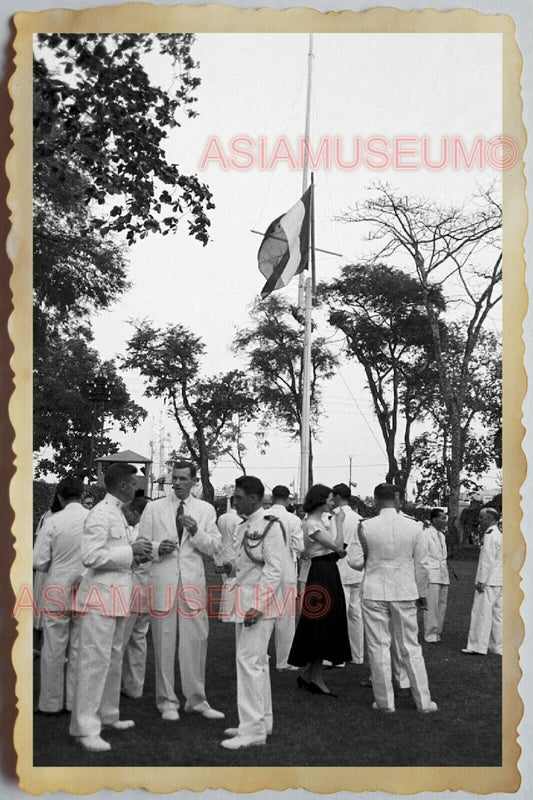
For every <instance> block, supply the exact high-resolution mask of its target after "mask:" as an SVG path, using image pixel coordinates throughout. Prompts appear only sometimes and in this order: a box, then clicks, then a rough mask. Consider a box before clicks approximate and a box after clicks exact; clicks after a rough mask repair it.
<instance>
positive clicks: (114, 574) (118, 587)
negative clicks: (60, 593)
mask: <svg viewBox="0 0 533 800" xmlns="http://www.w3.org/2000/svg"><path fill="white" fill-rule="evenodd" d="M81 560H82V563H83V565H84V566H86V567H88V569H87V571H86V572H85V574H84V576H83V578H82V581H81V583H80V587H79V590H78V597H77V608H78V610H79V611H83V610H85V611H88V610H92V611H96V612H98V613H100V614H102V615H103V616H109V617H123V616H127V614H128V609H129V603H130V599H131V592H132V588H133V582H132V571H131V568H132V563H133V550H132V548H131V531H130V528H129V525H128V523H127V522H126V518H125V516H124V514H123V513H122V501H121V500H119V499H118V498H116V497H115V496H114V495H112V494H106V496H105V497H104V499H103V500H102V501H101V502H100V503H97V504H96V505H95V506H94V508H93V509H92V510H91V511H89V514H88V515H87V518H86V520H85V525H84V528H83V535H82V537H81Z"/></svg>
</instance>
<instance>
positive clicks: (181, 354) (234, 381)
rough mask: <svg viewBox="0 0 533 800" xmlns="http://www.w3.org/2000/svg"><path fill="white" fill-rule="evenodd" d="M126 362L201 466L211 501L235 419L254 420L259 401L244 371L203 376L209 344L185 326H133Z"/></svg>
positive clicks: (205, 491)
mask: <svg viewBox="0 0 533 800" xmlns="http://www.w3.org/2000/svg"><path fill="white" fill-rule="evenodd" d="M134 327H135V332H134V335H133V336H132V338H131V339H130V341H129V342H128V346H127V355H126V357H125V358H124V359H123V360H122V363H123V366H124V367H125V368H127V369H137V370H138V371H139V372H140V373H141V375H142V376H143V377H144V378H145V379H146V384H147V385H146V389H145V395H146V396H147V397H159V398H162V399H163V400H164V401H165V403H166V404H167V406H168V410H169V414H170V416H171V417H173V418H174V419H175V420H176V422H177V424H178V427H179V429H180V431H181V434H182V436H183V441H184V443H185V445H186V447H187V450H188V452H189V454H190V457H191V458H192V459H193V460H194V461H195V462H196V463H197V464H198V465H199V467H200V479H201V481H202V489H203V493H204V498H205V499H206V500H209V501H213V498H214V489H213V486H212V484H211V480H210V470H209V465H210V462H216V460H217V459H218V458H219V457H220V456H221V455H222V454H223V453H226V452H228V449H229V447H230V446H231V442H232V438H233V436H234V420H235V418H237V417H238V418H239V419H240V420H243V421H244V420H246V421H247V420H251V419H252V418H253V417H254V416H255V414H256V407H257V400H256V398H255V396H254V394H253V392H252V390H251V387H250V384H249V381H248V380H247V378H246V375H245V374H244V373H243V372H241V371H240V370H231V371H230V372H227V373H225V374H221V375H214V376H212V377H207V378H206V377H203V376H202V375H201V373H200V359H201V356H202V355H203V353H204V352H205V344H204V343H203V342H202V340H201V339H200V337H198V336H195V335H194V334H193V333H192V332H191V331H189V330H187V328H184V327H183V326H182V325H169V326H167V327H166V328H154V327H153V325H152V323H150V322H147V321H144V322H138V323H135V326H134Z"/></svg>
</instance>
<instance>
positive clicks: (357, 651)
mask: <svg viewBox="0 0 533 800" xmlns="http://www.w3.org/2000/svg"><path fill="white" fill-rule="evenodd" d="M342 588H343V589H344V599H345V600H346V616H347V618H348V636H349V637H350V649H351V651H352V662H353V663H355V664H362V663H363V660H364V655H365V654H364V644H365V635H364V627H363V614H362V611H361V584H360V583H347V584H344V585H343V587H342Z"/></svg>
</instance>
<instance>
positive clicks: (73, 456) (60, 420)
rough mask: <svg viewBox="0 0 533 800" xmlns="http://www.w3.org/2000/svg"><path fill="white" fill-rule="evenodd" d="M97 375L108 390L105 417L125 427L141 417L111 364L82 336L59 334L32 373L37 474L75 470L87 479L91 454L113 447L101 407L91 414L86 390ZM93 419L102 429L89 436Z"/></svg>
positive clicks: (92, 470) (91, 465) (92, 471)
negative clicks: (61, 336) (34, 372)
mask: <svg viewBox="0 0 533 800" xmlns="http://www.w3.org/2000/svg"><path fill="white" fill-rule="evenodd" d="M97 375H103V376H105V378H106V380H107V383H108V386H109V389H110V394H109V399H108V400H107V401H106V402H105V404H104V408H103V413H104V414H105V418H106V419H109V420H112V421H113V422H114V423H116V424H118V426H119V429H120V430H121V431H123V432H126V431H130V430H132V429H133V430H134V429H135V428H136V427H137V425H138V424H139V422H140V421H141V420H142V419H144V417H145V416H146V412H145V411H144V409H142V408H140V407H139V406H138V405H136V403H134V402H132V401H131V399H130V396H129V394H128V392H127V390H126V387H125V385H124V382H123V380H122V378H121V377H120V376H119V375H118V374H117V371H116V367H115V364H114V363H113V362H112V361H105V362H103V363H102V362H101V361H100V358H99V356H98V353H97V352H96V350H94V349H93V348H91V347H89V346H88V345H87V343H86V342H85V341H84V340H83V338H80V337H77V338H73V339H61V338H59V339H57V340H56V341H53V342H51V343H50V344H49V347H48V348H47V350H46V352H45V354H44V355H43V357H42V363H41V365H40V369H39V370H38V372H37V373H36V375H35V391H34V427H33V437H34V450H36V451H37V455H36V466H35V473H36V475H37V476H42V475H46V474H47V473H55V474H56V475H59V476H63V475H65V474H67V473H69V472H76V473H77V474H78V475H80V476H82V477H85V476H87V477H88V478H90V479H93V478H94V477H95V472H96V470H95V464H94V461H93V456H98V455H103V454H105V453H109V452H110V451H112V450H114V449H115V448H116V447H117V445H116V443H115V442H114V441H113V440H112V439H111V438H110V436H109V435H108V434H107V433H106V432H105V425H104V420H102V419H101V414H102V409H99V414H98V419H95V411H96V409H95V404H94V402H93V401H92V400H91V397H90V395H91V388H92V385H93V383H94V380H95V378H96V376H97ZM95 423H96V428H98V427H99V426H100V425H101V426H102V429H103V431H104V432H103V435H98V431H96V434H97V435H96V437H95V438H94V439H93V430H94V424H95ZM50 449H51V450H52V451H53V452H52V453H51V454H50V452H49V451H50Z"/></svg>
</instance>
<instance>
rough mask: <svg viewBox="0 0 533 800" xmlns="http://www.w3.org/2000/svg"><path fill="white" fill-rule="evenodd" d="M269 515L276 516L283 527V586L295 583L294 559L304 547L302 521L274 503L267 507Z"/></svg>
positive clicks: (296, 576)
mask: <svg viewBox="0 0 533 800" xmlns="http://www.w3.org/2000/svg"><path fill="white" fill-rule="evenodd" d="M267 511H268V512H270V515H271V516H274V517H278V519H279V520H280V522H281V524H282V525H283V529H284V531H285V538H286V542H285V550H286V559H285V563H284V569H283V574H282V580H283V584H284V586H288V585H290V584H292V583H296V581H297V580H298V574H297V570H296V559H297V558H298V556H299V555H300V553H303V549H304V532H303V528H302V523H301V520H300V519H299V517H297V516H296V514H291V512H290V511H287V509H286V508H285V506H282V505H278V504H277V503H276V504H274V505H273V506H272V507H271V508H269V509H267Z"/></svg>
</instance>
